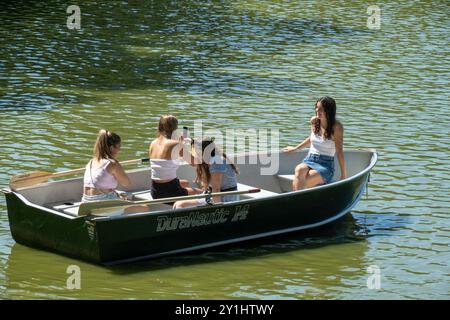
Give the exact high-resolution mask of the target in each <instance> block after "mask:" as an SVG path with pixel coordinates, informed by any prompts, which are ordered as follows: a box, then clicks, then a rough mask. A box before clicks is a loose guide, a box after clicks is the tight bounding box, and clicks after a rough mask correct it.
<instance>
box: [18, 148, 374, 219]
mask: <svg viewBox="0 0 450 320" xmlns="http://www.w3.org/2000/svg"><path fill="white" fill-rule="evenodd" d="M307 153H308V150H301V151H298V152H292V153H286V152H280V153H266V152H259V153H250V154H241V155H236V156H231V158H232V159H233V161H234V162H235V163H236V164H237V166H238V167H239V171H240V174H239V175H238V190H248V189H253V188H259V189H261V191H260V192H257V193H248V194H243V195H240V199H241V200H243V199H260V198H267V197H272V196H276V195H279V194H280V193H285V192H291V191H292V181H293V179H294V169H295V167H296V166H297V165H298V164H299V163H301V161H302V160H303V158H305V157H306V155H307ZM374 154H375V151H373V150H351V151H345V152H344V155H345V160H346V165H347V172H348V178H347V179H351V178H352V176H355V175H357V174H358V173H360V172H362V171H364V170H365V169H367V168H369V167H370V166H371V165H373V164H374V163H373V162H374V161H376V157H374ZM127 174H128V175H129V176H130V179H131V181H132V184H131V186H129V187H128V188H124V189H123V190H122V191H124V192H127V193H128V195H129V198H130V197H131V200H133V201H138V200H152V197H151V194H150V186H151V171H150V167H149V166H148V165H146V166H145V167H141V168H137V169H132V170H127ZM340 175H341V172H340V167H339V163H338V161H337V159H335V174H334V177H333V182H336V181H338V180H339V177H340ZM195 176H196V173H195V168H194V167H192V166H190V165H189V164H187V163H185V164H182V165H181V166H180V167H179V169H178V177H179V178H180V179H186V180H188V181H189V182H190V183H191V185H192V186H195V185H194V184H193V181H194V180H195ZM297 192H302V191H297ZM18 193H20V194H21V195H22V196H23V197H25V198H26V199H27V200H28V201H29V202H31V203H33V204H34V205H37V206H41V207H44V208H47V209H51V210H55V211H57V212H58V213H59V214H63V215H68V216H70V217H76V216H77V215H78V208H79V205H80V203H81V202H80V201H81V197H82V193H83V177H78V178H71V179H65V180H58V181H52V182H48V183H44V184H39V185H36V186H32V187H28V188H24V189H21V190H19V191H18ZM162 210H172V206H171V205H168V204H154V205H152V206H151V211H162Z"/></svg>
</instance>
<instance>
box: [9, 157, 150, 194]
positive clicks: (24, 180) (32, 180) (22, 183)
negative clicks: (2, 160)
mask: <svg viewBox="0 0 450 320" xmlns="http://www.w3.org/2000/svg"><path fill="white" fill-rule="evenodd" d="M149 161H150V159H149V158H143V159H134V160H127V161H122V162H121V163H120V164H121V165H123V166H124V165H129V164H135V163H147V162H149ZM84 170H85V168H80V169H74V170H68V171H62V172H54V173H51V172H45V171H34V172H29V173H23V174H18V175H15V176H13V177H12V178H11V180H10V182H9V187H10V188H11V190H17V189H19V188H25V187H29V186H32V185H35V184H39V183H43V182H46V181H48V180H49V179H53V178H58V177H62V176H68V175H72V174H77V173H82V172H84Z"/></svg>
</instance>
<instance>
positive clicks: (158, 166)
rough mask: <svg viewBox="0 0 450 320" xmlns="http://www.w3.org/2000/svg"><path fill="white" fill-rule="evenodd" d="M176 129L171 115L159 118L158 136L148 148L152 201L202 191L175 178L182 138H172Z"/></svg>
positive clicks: (181, 154) (180, 154)
mask: <svg viewBox="0 0 450 320" xmlns="http://www.w3.org/2000/svg"><path fill="white" fill-rule="evenodd" d="M177 129H178V120H177V118H175V117H174V116H172V115H165V116H161V118H160V119H159V124H158V136H157V138H156V139H155V140H153V141H152V143H151V144H150V146H149V151H148V155H149V157H150V164H151V171H152V187H151V194H152V197H153V199H158V198H168V197H179V196H186V195H192V194H197V193H200V192H201V191H202V190H200V189H194V188H191V187H189V182H188V181H187V180H181V181H180V180H179V179H178V177H177V169H178V167H179V164H178V158H179V157H182V156H183V148H182V143H183V140H182V137H180V139H179V140H177V139H174V138H175V137H173V136H172V135H173V133H174V132H175V130H177ZM178 150H179V151H178Z"/></svg>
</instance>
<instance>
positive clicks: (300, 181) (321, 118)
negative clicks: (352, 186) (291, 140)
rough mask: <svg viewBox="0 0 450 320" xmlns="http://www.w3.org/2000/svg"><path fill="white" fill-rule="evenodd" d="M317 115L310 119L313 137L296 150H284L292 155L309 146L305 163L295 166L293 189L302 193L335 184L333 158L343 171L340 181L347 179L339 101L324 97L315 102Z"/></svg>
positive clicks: (293, 148) (295, 148)
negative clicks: (337, 116) (337, 110)
mask: <svg viewBox="0 0 450 320" xmlns="http://www.w3.org/2000/svg"><path fill="white" fill-rule="evenodd" d="M315 111H316V116H314V117H312V118H311V121H310V122H311V135H310V136H309V137H308V138H306V139H305V140H304V141H303V142H302V143H300V144H298V145H297V146H295V147H286V148H284V151H286V152H293V151H295V150H299V149H302V148H304V147H307V146H310V148H309V153H308V155H307V156H306V158H305V159H304V160H303V162H302V163H301V164H299V165H297V167H295V177H294V181H293V183H292V189H293V190H294V191H295V190H301V189H305V188H312V187H315V186H317V185H322V184H327V183H330V182H332V179H333V176H334V157H335V156H336V157H337V159H338V162H339V166H340V168H341V179H346V178H347V169H346V165H345V159H344V151H343V144H344V127H343V126H342V124H341V123H340V122H339V121H337V120H336V102H335V101H334V99H333V98H331V97H327V96H325V97H322V98H320V99H319V100H317V102H316V106H315Z"/></svg>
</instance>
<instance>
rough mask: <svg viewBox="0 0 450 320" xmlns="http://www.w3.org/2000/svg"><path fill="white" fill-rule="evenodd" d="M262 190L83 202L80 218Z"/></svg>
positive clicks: (79, 210)
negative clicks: (142, 206)
mask: <svg viewBox="0 0 450 320" xmlns="http://www.w3.org/2000/svg"><path fill="white" fill-rule="evenodd" d="M260 191H261V189H249V190H240V191H224V192H214V193H211V194H205V193H202V194H194V195H190V196H181V197H170V198H161V199H155V200H140V201H129V200H103V201H102V200H100V201H92V202H83V203H82V204H80V207H79V208H78V216H85V215H90V214H93V215H95V214H97V215H99V214H106V213H111V212H114V211H117V210H118V209H119V208H121V209H125V208H128V207H132V206H136V205H141V204H158V203H166V202H175V201H178V200H192V199H201V198H204V197H206V196H211V197H215V196H227V195H236V194H245V193H256V192H260Z"/></svg>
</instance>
